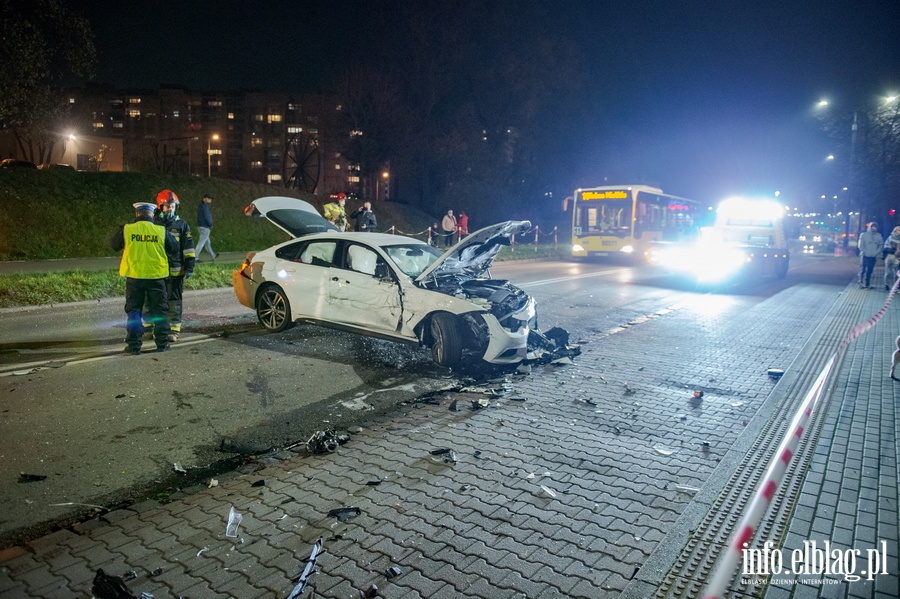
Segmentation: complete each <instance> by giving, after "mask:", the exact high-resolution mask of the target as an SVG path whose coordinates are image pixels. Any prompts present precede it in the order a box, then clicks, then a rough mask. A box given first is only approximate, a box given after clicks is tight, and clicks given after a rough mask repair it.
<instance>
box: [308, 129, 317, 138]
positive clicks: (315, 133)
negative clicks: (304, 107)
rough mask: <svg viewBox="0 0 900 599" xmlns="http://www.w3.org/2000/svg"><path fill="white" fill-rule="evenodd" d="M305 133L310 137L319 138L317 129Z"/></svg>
mask: <svg viewBox="0 0 900 599" xmlns="http://www.w3.org/2000/svg"><path fill="white" fill-rule="evenodd" d="M306 132H307V133H309V135H310V137H318V136H319V130H318V129H307V130H306Z"/></svg>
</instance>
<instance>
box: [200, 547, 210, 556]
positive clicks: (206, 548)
mask: <svg viewBox="0 0 900 599" xmlns="http://www.w3.org/2000/svg"><path fill="white" fill-rule="evenodd" d="M204 551H209V547H204V548H203V549H201V550H200V551H198V552H197V557H200V554H201V553H203V552H204Z"/></svg>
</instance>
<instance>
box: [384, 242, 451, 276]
mask: <svg viewBox="0 0 900 599" xmlns="http://www.w3.org/2000/svg"><path fill="white" fill-rule="evenodd" d="M382 249H383V250H384V251H385V253H386V254H387V255H388V257H389V258H390V259H391V261H392V262H393V263H394V264H395V265H396V266H397V268H399V269H400V270H401V271H402V272H403V273H404V274H406V275H407V276H410V277H413V278H415V277H417V276H419V275H420V274H422V272H423V271H424V270H425V269H426V268H428V267H429V266H431V264H432V263H433V262H434V261H435V260H437V259H438V258H440V256H441V253H440V252H439V251H437V250H436V249H434V248H433V247H431V246H430V245H425V244H421V243H416V244H399V245H387V246H384V247H383V248H382Z"/></svg>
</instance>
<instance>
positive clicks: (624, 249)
mask: <svg viewBox="0 0 900 599" xmlns="http://www.w3.org/2000/svg"><path fill="white" fill-rule="evenodd" d="M619 251H620V252H623V253H625V254H630V253H632V252H634V246H633V245H623V246H622V248H621V249H620V250H619Z"/></svg>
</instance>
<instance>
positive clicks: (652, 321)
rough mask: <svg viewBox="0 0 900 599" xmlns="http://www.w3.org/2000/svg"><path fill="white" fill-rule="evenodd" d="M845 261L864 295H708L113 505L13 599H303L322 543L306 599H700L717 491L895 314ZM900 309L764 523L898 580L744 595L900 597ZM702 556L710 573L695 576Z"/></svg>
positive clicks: (744, 588)
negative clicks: (871, 563)
mask: <svg viewBox="0 0 900 599" xmlns="http://www.w3.org/2000/svg"><path fill="white" fill-rule="evenodd" d="M834 268H835V269H836V271H837V272H839V273H844V274H845V275H846V280H847V283H848V284H847V285H846V287H833V286H824V285H802V286H796V287H791V288H789V289H787V290H785V291H784V292H782V294H781V295H780V296H779V297H778V298H777V299H778V301H777V302H776V301H764V302H761V303H759V304H758V305H756V306H754V307H753V308H751V309H749V310H747V311H744V312H743V313H735V312H734V311H729V299H728V298H727V297H720V296H715V295H703V296H698V298H697V302H698V303H697V304H696V305H674V306H671V307H670V308H667V309H665V310H654V311H652V312H648V313H647V314H643V315H641V316H638V317H635V318H633V319H631V320H630V321H629V322H627V323H622V324H621V326H616V327H612V328H609V329H607V330H604V331H601V332H598V333H596V334H595V335H592V336H591V338H589V339H584V340H582V343H581V348H582V354H581V356H579V357H577V358H576V359H575V360H574V362H575V363H574V364H568V365H567V364H563V365H543V366H538V367H535V368H534V370H533V371H532V373H531V374H530V375H528V376H519V375H512V374H511V375H508V376H506V377H503V378H500V379H497V380H493V381H490V382H487V383H486V384H483V385H480V386H477V387H475V388H472V389H470V390H468V391H465V392H448V393H447V394H445V395H438V396H429V397H428V398H427V401H418V402H417V401H410V402H406V403H405V404H403V405H401V406H400V407H399V409H398V411H397V412H396V413H394V414H392V415H390V416H389V417H385V418H381V419H378V420H372V421H368V422H364V423H363V424H362V426H360V427H359V428H358V429H353V430H350V431H348V432H349V440H348V441H347V443H346V444H343V445H339V446H338V447H337V448H336V449H335V451H333V452H327V453H321V454H320V453H312V452H309V451H307V450H306V448H305V447H298V448H295V449H294V451H287V452H282V453H279V454H276V455H272V456H265V457H262V458H260V459H257V460H252V461H249V462H248V463H246V464H245V465H243V466H242V467H241V468H240V469H239V470H238V471H235V472H234V473H231V474H229V475H227V476H222V477H219V478H218V480H217V481H216V484H215V485H212V481H206V484H203V485H197V486H195V487H193V488H190V489H187V490H186V491H185V492H183V493H180V494H178V495H177V496H175V497H172V498H171V501H169V502H167V503H164V504H162V503H158V502H155V501H147V502H144V503H141V504H138V505H131V506H129V507H127V508H123V509H117V510H114V511H111V512H106V511H105V510H101V511H99V512H98V515H97V517H96V518H94V519H92V520H88V521H86V522H83V523H81V524H78V525H76V526H74V527H72V528H68V529H65V530H59V531H57V532H54V533H52V534H50V535H47V536H44V537H41V538H39V539H36V540H34V541H32V542H30V543H26V544H23V545H21V546H15V547H9V548H6V549H5V550H2V551H0V595H2V596H3V597H73V596H89V594H90V591H91V586H92V581H93V580H94V578H95V576H96V575H97V571H98V569H102V570H103V571H104V572H105V573H106V574H109V575H114V576H118V577H123V578H124V579H126V580H125V582H124V584H125V585H127V587H128V588H129V589H130V592H131V593H132V594H133V595H135V596H140V594H141V593H149V594H151V595H152V596H153V597H157V598H159V597H190V598H194V599H196V598H204V597H241V598H254V597H287V596H289V595H290V594H291V593H292V591H293V590H297V589H298V584H299V582H300V581H299V580H298V577H300V575H301V573H302V572H303V571H304V568H305V567H306V565H307V559H308V558H309V556H310V554H311V552H312V551H313V549H314V547H316V545H315V544H316V543H317V541H318V540H319V539H321V540H322V548H323V551H322V553H321V554H319V555H317V558H316V567H315V570H316V573H315V574H312V575H311V576H310V577H309V581H308V586H307V588H306V589H305V591H304V593H303V595H302V596H316V597H345V598H355V597H362V596H380V597H405V598H429V599H441V598H451V597H484V598H490V599H493V598H505V597H510V598H512V597H542V598H544V597H588V598H594V597H618V596H625V597H654V596H657V597H664V596H685V597H691V596H697V589H698V588H702V585H703V584H704V581H705V580H706V578H707V577H708V575H709V570H710V568H712V567H713V566H712V564H714V563H715V557H716V555H717V554H718V553H719V552H720V551H721V549H722V546H723V544H724V542H725V540H727V535H728V534H730V532H732V531H731V530H729V526H728V522H729V521H733V519H734V517H735V514H738V515H739V514H740V512H741V508H742V507H743V506H742V505H725V506H723V505H722V504H721V503H719V502H718V498H720V497H727V496H728V493H730V492H731V491H730V489H731V488H732V487H735V486H737V487H740V486H742V485H744V486H752V485H751V484H749V483H747V481H748V480H754V477H756V478H758V476H759V472H760V471H761V470H763V469H764V468H765V467H766V465H767V461H768V458H766V459H762V458H760V459H754V460H748V457H749V456H754V455H756V450H755V449H754V448H755V447H756V445H757V444H758V441H759V439H765V438H768V437H777V436H778V434H777V431H778V430H779V427H778V422H773V421H774V420H776V419H777V418H781V417H784V416H783V415H784V414H785V413H790V409H789V408H790V406H791V405H792V402H793V401H794V400H796V398H797V397H798V396H802V395H803V394H805V392H806V391H807V388H808V385H807V384H806V380H807V375H808V374H814V373H815V372H816V371H817V369H818V367H819V363H820V361H821V357H822V356H823V355H828V354H830V353H831V352H832V351H834V350H835V349H836V347H837V345H838V343H839V341H840V339H841V338H842V336H843V334H844V333H845V332H846V331H849V330H850V328H851V327H852V326H853V325H855V324H857V323H858V322H860V321H865V320H866V319H868V318H869V317H870V316H872V315H874V314H876V313H877V312H878V311H879V309H881V308H882V307H883V304H884V301H885V299H886V297H887V294H886V293H885V292H883V291H880V290H860V289H857V288H856V285H855V284H854V283H852V266H849V267H848V266H847V263H846V262H842V261H834ZM785 294H786V295H785ZM700 304H703V305H700ZM896 309H897V306H891V307H889V308H888V309H887V310H885V312H884V316H883V317H882V318H881V320H880V321H878V322H877V323H875V324H874V326H873V327H872V329H871V330H869V331H868V332H866V333H864V334H863V335H862V336H861V337H860V338H859V339H857V340H856V341H854V342H852V343H851V344H850V345H849V346H848V349H847V352H846V355H845V357H844V359H843V360H842V363H841V364H840V366H839V368H838V370H837V374H836V376H835V378H834V382H833V384H832V385H830V392H829V394H828V397H827V401H824V402H823V403H822V406H821V414H822V416H821V419H820V420H817V421H816V422H817V424H816V426H815V427H811V430H812V432H813V433H814V434H813V435H812V436H811V440H810V442H809V444H808V445H809V450H808V451H809V456H810V457H809V461H808V463H804V464H801V465H804V467H803V468H801V469H800V470H799V471H798V474H797V475H796V481H797V482H796V484H795V485H794V487H793V488H794V489H795V491H793V492H791V488H792V487H791V486H790V485H787V486H786V488H785V490H784V492H785V493H793V497H792V498H789V500H788V499H786V500H785V501H784V503H783V505H785V506H787V507H786V509H785V510H784V515H783V517H782V518H781V519H782V520H784V522H783V523H782V524H781V526H780V528H779V526H775V527H774V528H769V529H766V530H767V531H770V530H783V531H784V532H783V534H782V533H779V534H778V535H777V538H774V539H772V540H773V541H775V547H779V548H781V547H783V550H784V552H785V554H786V555H788V554H789V553H790V552H791V551H792V550H794V549H796V548H798V547H799V548H802V547H803V543H804V542H810V541H812V540H818V541H820V543H824V541H825V540H830V541H831V542H833V543H834V544H835V545H839V546H840V547H841V548H843V549H845V550H852V549H856V550H860V551H861V552H862V555H866V551H867V550H869V549H872V548H878V547H881V546H882V545H881V541H884V542H885V543H884V547H885V550H884V556H885V559H884V563H883V564H881V566H882V569H883V571H884V572H883V573H882V572H881V571H879V574H877V575H875V576H874V577H873V580H861V581H856V582H852V581H849V580H845V577H844V576H841V575H817V574H814V575H810V576H809V577H807V578H806V579H805V580H803V581H799V582H798V581H796V580H794V581H792V582H786V581H785V580H783V579H784V577H780V576H779V577H773V578H776V580H775V581H774V582H773V584H772V585H770V586H769V587H768V588H767V587H766V586H765V584H762V583H754V582H753V581H747V582H745V583H738V586H737V587H736V589H737V590H734V591H731V592H730V593H729V596H742V597H743V596H762V595H763V594H765V595H766V596H767V597H779V598H780V597H816V596H821V597H878V598H885V599H886V598H887V597H897V596H898V592H897V584H898V582H897V581H898V575H897V573H898V555H897V554H898V532H897V503H896V502H897V455H898V444H897V435H896V431H897V427H898V416H897V411H896V406H897V394H898V389H900V383H895V382H894V381H891V380H890V379H889V378H888V376H887V370H888V367H889V363H890V354H891V351H893V349H894V347H895V346H894V337H895V335H896V333H897V331H898V325H900V323H898V321H897V318H896V316H895V312H894V311H895V310H896ZM773 329H774V330H776V331H779V332H780V333H781V334H780V335H778V336H773V334H772V331H773ZM772 366H783V367H784V369H785V371H786V372H785V376H784V377H782V378H781V379H779V380H774V379H772V378H771V377H769V376H767V370H768V368H770V367H772ZM698 391H702V394H700V395H698V393H697V392H698ZM485 404H486V405H485ZM772 430H774V431H775V433H772V432H770V431H772ZM769 457H770V456H769ZM735 481H737V482H735ZM742 481H743V482H742ZM22 484H40V482H35V483H22ZM340 508H353V509H349V510H343V511H339V512H333V510H336V509H340ZM234 513H236V514H240V516H241V522H240V524H239V525H237V526H235V525H234V524H235V521H236V517H235V516H234V515H233V514H234ZM329 514H331V515H329ZM710 516H711V517H710ZM720 516H721V517H720ZM229 520H230V521H231V524H232V526H228V524H229ZM720 520H721V521H724V524H723V523H722V522H719V521H720ZM715 527H718V529H716V530H719V529H721V530H724V531H725V532H724V533H722V534H718V533H717V534H712V535H711V537H712V538H713V539H714V540H713V541H712V542H707V541H706V540H705V538H704V534H707V533H709V531H711V530H713V529H715ZM723 534H724V535H726V536H725V538H723ZM698 538H699V539H700V540H701V542H700V543H699V548H697V547H696V546H697V545H698V543H696V542H695V539H698ZM764 540H766V539H763V538H759V539H757V542H761V541H764ZM691 551H696V552H698V553H701V554H702V555H703V559H705V560H706V561H707V562H708V563H709V564H710V565H709V566H708V567H707V566H705V565H702V564H701V565H696V566H690V560H683V559H682V556H683V555H684V554H685V553H690V552H691ZM682 561H687V562H688V566H687V567H684V568H681V569H679V567H678V565H679V563H680V562H682ZM786 561H787V560H786ZM863 569H865V568H864V567H863V566H862V565H859V567H858V568H857V569H856V572H860V571H861V570H863ZM673 572H674V574H673ZM751 578H754V579H761V580H762V581H763V582H764V581H765V580H768V577H767V576H753V577H751ZM863 578H864V579H865V578H866V577H865V576H863ZM814 579H815V580H818V581H819V583H818V584H812V583H811V581H812V580H814ZM375 587H377V589H376V588H375ZM295 596H301V595H300V594H299V593H298V594H297V595H295Z"/></svg>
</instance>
